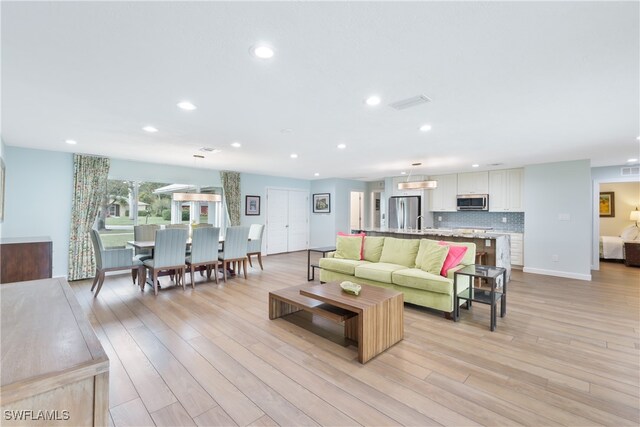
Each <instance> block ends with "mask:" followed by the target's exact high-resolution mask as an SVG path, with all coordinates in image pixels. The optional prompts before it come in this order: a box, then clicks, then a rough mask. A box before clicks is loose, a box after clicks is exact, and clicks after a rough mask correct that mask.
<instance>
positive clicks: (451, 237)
mask: <svg viewBox="0 0 640 427" xmlns="http://www.w3.org/2000/svg"><path fill="white" fill-rule="evenodd" d="M353 231H356V232H364V233H365V234H366V235H367V236H385V237H396V238H399V239H431V240H447V241H450V242H470V243H475V244H476V253H478V252H485V253H486V254H487V255H486V259H485V262H484V264H486V265H494V266H496V267H503V268H506V269H507V281H509V280H511V236H510V235H509V234H502V233H495V232H486V231H484V230H474V229H456V230H452V229H437V228H426V229H422V230H411V231H409V230H402V229H394V228H367V229H362V230H353Z"/></svg>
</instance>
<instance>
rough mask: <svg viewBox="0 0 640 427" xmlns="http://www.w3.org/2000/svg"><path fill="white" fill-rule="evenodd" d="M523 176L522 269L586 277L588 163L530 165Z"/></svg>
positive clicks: (588, 259)
mask: <svg viewBox="0 0 640 427" xmlns="http://www.w3.org/2000/svg"><path fill="white" fill-rule="evenodd" d="M524 176H525V178H524V179H525V182H524V186H525V188H524V199H525V200H524V202H525V206H526V212H525V218H526V220H525V226H524V229H525V232H524V253H525V266H524V271H525V272H529V273H538V274H547V275H552V276H559V277H570V278H575V279H581V280H591V271H590V266H591V228H592V227H591V224H592V212H593V209H592V186H591V169H590V165H589V161H588V160H577V161H571V162H559V163H546V164H540V165H530V166H526V167H525V168H524ZM563 217H564V218H568V220H562V218H563ZM554 256H557V261H554Z"/></svg>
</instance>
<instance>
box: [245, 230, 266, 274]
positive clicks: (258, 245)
mask: <svg viewBox="0 0 640 427" xmlns="http://www.w3.org/2000/svg"><path fill="white" fill-rule="evenodd" d="M263 233H264V225H263V224H251V228H249V242H248V243H247V259H248V260H249V265H250V266H251V267H253V264H252V263H251V255H257V256H258V262H259V263H260V270H264V267H263V266H262V234H263Z"/></svg>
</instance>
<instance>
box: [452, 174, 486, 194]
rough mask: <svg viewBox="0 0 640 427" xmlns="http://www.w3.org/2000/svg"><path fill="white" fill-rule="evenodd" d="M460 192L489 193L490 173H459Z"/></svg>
mask: <svg viewBox="0 0 640 427" xmlns="http://www.w3.org/2000/svg"><path fill="white" fill-rule="evenodd" d="M458 194H489V173H488V172H468V173H459V174H458Z"/></svg>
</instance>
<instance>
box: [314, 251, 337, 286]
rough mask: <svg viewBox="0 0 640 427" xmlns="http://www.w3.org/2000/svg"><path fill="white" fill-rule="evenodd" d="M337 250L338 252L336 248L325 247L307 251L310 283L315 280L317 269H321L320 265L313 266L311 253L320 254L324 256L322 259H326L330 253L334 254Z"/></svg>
mask: <svg viewBox="0 0 640 427" xmlns="http://www.w3.org/2000/svg"><path fill="white" fill-rule="evenodd" d="M335 250H336V247H335V246H324V247H322V248H309V249H307V281H308V282H311V281H312V280H315V277H316V268H320V266H319V265H315V264H314V265H312V264H311V252H319V253H321V254H322V258H324V257H325V256H326V255H327V254H328V253H329V252H334V251H335Z"/></svg>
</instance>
